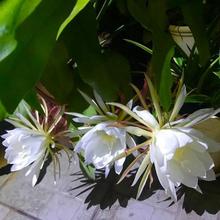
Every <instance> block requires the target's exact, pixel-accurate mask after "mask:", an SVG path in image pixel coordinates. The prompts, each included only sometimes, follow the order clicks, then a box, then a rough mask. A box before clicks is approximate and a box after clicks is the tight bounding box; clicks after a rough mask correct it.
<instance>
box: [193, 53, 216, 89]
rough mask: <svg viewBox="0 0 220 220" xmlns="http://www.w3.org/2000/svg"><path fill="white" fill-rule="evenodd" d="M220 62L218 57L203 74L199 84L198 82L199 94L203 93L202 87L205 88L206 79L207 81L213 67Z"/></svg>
mask: <svg viewBox="0 0 220 220" xmlns="http://www.w3.org/2000/svg"><path fill="white" fill-rule="evenodd" d="M219 60H220V56H219V57H217V58H216V59H215V60H214V61H213V62H212V63H211V64H210V65H209V66H208V68H207V69H206V70H205V72H204V73H203V74H202V76H201V78H200V80H199V82H198V86H197V88H198V92H200V91H201V89H202V86H203V84H204V82H205V79H206V77H207V75H208V74H209V72H210V71H211V69H212V67H213V66H214V65H215V64H216V63H217V62H218V61H219Z"/></svg>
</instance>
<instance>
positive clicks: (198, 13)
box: [181, 0, 210, 65]
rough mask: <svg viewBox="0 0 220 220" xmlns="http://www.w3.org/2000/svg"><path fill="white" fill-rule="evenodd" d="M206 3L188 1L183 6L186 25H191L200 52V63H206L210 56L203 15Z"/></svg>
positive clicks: (195, 0)
mask: <svg viewBox="0 0 220 220" xmlns="http://www.w3.org/2000/svg"><path fill="white" fill-rule="evenodd" d="M203 7H204V4H203V2H202V1H201V0H194V1H187V2H186V3H185V4H183V5H182V6H181V9H182V12H183V16H184V20H185V23H186V25H189V27H190V29H191V31H192V33H193V36H194V38H195V44H196V47H197V49H198V52H199V59H200V64H201V65H205V64H206V63H207V61H208V60H209V58H210V51H209V41H208V36H207V32H206V27H205V21H204V16H203Z"/></svg>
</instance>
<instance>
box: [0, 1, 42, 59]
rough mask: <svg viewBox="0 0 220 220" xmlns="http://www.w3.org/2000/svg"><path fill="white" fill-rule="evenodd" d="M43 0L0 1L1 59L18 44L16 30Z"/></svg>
mask: <svg viewBox="0 0 220 220" xmlns="http://www.w3.org/2000/svg"><path fill="white" fill-rule="evenodd" d="M40 1H41V0H31V1H30V0H26V1H24V0H4V1H2V2H1V3H0V11H1V14H0V61H1V60H3V59H5V58H6V57H7V56H8V55H9V54H11V53H12V52H13V51H14V49H15V48H16V46H17V41H16V39H15V32H16V28H17V27H18V25H20V24H21V23H22V22H23V21H24V20H25V18H26V17H27V16H28V15H29V14H30V13H31V12H32V11H33V10H34V9H35V7H36V6H37V5H38V4H39V3H40Z"/></svg>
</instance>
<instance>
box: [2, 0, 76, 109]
mask: <svg viewBox="0 0 220 220" xmlns="http://www.w3.org/2000/svg"><path fill="white" fill-rule="evenodd" d="M71 3H72V1H71V0H68V1H66V2H65V4H63V2H62V1H61V0H59V1H56V4H54V2H53V1H52V0H47V1H43V2H42V3H41V4H40V5H39V7H37V9H36V10H35V11H34V13H32V14H31V15H30V16H29V17H28V19H26V21H25V22H24V23H23V24H22V25H21V26H20V27H19V28H18V29H17V41H18V46H17V49H16V50H15V51H14V53H13V54H11V56H9V57H7V58H6V59H4V60H3V61H2V62H1V63H0V82H4V83H2V84H1V87H0V99H1V101H2V103H3V104H4V106H5V107H6V109H7V110H8V111H10V112H12V111H13V110H14V109H15V107H16V106H17V104H18V103H19V101H20V100H21V99H22V98H23V97H24V96H25V94H26V93H27V92H28V91H29V90H31V89H32V87H33V86H34V85H35V83H36V82H37V81H38V80H39V78H40V76H41V74H42V72H43V70H44V68H45V65H46V64H47V60H48V58H49V56H50V53H51V51H52V49H53V47H54V45H55V43H56V34H57V30H58V28H59V25H60V24H61V22H62V21H63V20H64V18H65V17H66V16H67V14H68V13H69V8H70V7H71V5H72V4H71ZM31 8H32V5H31ZM39 18H40V19H39ZM22 19H23V17H22Z"/></svg>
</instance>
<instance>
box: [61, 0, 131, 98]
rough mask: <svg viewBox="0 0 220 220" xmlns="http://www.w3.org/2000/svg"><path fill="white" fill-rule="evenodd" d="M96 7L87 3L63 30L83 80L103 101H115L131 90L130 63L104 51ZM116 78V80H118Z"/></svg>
mask: <svg viewBox="0 0 220 220" xmlns="http://www.w3.org/2000/svg"><path fill="white" fill-rule="evenodd" d="M96 26H97V23H96V18H95V12H94V8H93V7H92V5H91V4H88V5H87V6H86V7H85V8H84V10H83V11H81V13H80V14H79V15H78V16H77V17H75V19H74V20H73V21H72V22H71V23H70V24H69V26H68V27H67V28H66V29H65V30H64V31H63V34H62V36H61V37H62V38H63V39H64V41H65V42H66V43H67V47H68V48H69V52H70V55H71V57H73V58H74V61H76V63H77V70H78V73H79V75H80V77H81V79H82V80H83V81H84V82H85V83H87V84H88V85H90V86H91V87H92V88H93V89H95V90H96V91H97V92H98V93H99V94H100V95H101V96H102V97H103V99H104V100H106V101H109V100H114V99H116V97H118V94H119V93H124V94H127V93H129V88H128V86H127V85H128V84H129V82H130V66H129V63H128V61H127V59H125V58H124V57H123V56H122V55H120V54H119V53H116V52H114V51H111V50H105V51H104V50H103V49H102V48H101V46H100V45H99V41H98V36H97V33H96ZM115 79H117V80H115Z"/></svg>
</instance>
